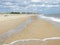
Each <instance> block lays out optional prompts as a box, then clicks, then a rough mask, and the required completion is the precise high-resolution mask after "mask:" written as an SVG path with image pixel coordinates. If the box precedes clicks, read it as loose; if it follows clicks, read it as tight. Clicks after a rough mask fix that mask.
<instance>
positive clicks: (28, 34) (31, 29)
mask: <svg viewBox="0 0 60 45" xmlns="http://www.w3.org/2000/svg"><path fill="white" fill-rule="evenodd" d="M32 18H33V22H32V23H30V24H29V25H27V27H26V28H24V29H23V31H21V32H19V33H16V34H14V35H12V36H11V37H9V38H7V39H6V40H5V41H4V42H3V43H4V44H9V43H11V42H13V41H16V40H20V39H21V40H22V39H44V38H49V37H60V28H58V27H56V26H54V25H53V24H51V23H49V22H48V21H46V20H44V19H38V18H37V17H36V16H32Z"/></svg>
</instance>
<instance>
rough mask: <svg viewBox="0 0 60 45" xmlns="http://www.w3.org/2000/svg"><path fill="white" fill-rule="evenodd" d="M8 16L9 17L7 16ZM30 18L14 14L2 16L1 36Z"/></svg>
mask: <svg viewBox="0 0 60 45" xmlns="http://www.w3.org/2000/svg"><path fill="white" fill-rule="evenodd" d="M5 15H7V16H5ZM28 18H29V16H28V15H27V16H25V15H17V14H16V15H13V14H0V34H2V33H4V32H7V31H9V30H11V29H14V28H16V27H17V26H18V25H20V24H22V22H24V21H26V20H27V19H28Z"/></svg>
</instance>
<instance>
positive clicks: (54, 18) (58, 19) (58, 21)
mask: <svg viewBox="0 0 60 45" xmlns="http://www.w3.org/2000/svg"><path fill="white" fill-rule="evenodd" d="M38 18H40V19H41V18H42V19H45V20H47V21H48V22H50V23H52V24H54V25H55V26H57V27H60V15H43V14H42V15H39V16H38Z"/></svg>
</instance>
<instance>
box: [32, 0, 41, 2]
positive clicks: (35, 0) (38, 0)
mask: <svg viewBox="0 0 60 45" xmlns="http://www.w3.org/2000/svg"><path fill="white" fill-rule="evenodd" d="M31 1H32V2H40V1H42V0H31Z"/></svg>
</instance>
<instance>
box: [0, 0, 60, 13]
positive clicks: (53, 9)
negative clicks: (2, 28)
mask: <svg viewBox="0 0 60 45" xmlns="http://www.w3.org/2000/svg"><path fill="white" fill-rule="evenodd" d="M12 11H17V12H37V13H45V14H46V13H48V14H52V13H53V14H59V13H60V0H0V12H12Z"/></svg>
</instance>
